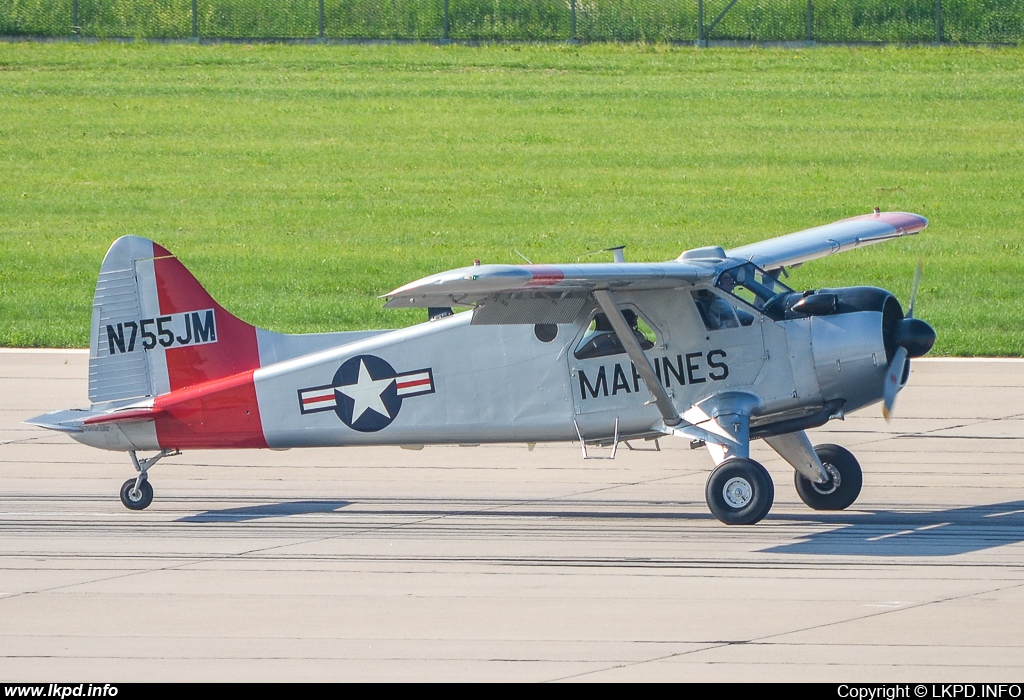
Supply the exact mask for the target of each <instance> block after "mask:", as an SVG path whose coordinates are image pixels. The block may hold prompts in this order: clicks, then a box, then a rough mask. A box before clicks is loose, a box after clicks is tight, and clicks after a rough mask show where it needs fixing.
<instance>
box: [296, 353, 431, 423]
mask: <svg viewBox="0 0 1024 700" xmlns="http://www.w3.org/2000/svg"><path fill="white" fill-rule="evenodd" d="M433 393H434V374H433V371H432V369H431V368H429V367H428V368H426V369H418V370H415V371H413V372H402V373H401V374H400V373H398V372H396V371H395V369H394V367H392V366H391V365H390V364H389V363H388V362H387V361H386V360H382V359H381V358H379V357H376V356H375V355H356V356H355V357H352V358H350V359H348V360H346V361H345V363H344V364H342V366H341V367H339V368H338V371H337V372H335V374H334V381H333V382H331V383H330V384H327V385H324V386H314V387H310V388H308V389H299V410H300V411H301V412H302V413H303V414H306V413H320V412H321V411H334V412H335V413H336V414H338V418H340V419H341V420H342V422H343V423H344V424H345V425H347V426H348V427H350V428H352V429H353V430H358V431H359V432H362V433H373V432H376V431H378V430H383V429H384V428H386V427H388V426H389V425H391V422H392V421H393V420H394V419H395V418H396V417H397V416H398V412H399V410H401V408H402V401H403V400H405V399H408V398H411V397H413V396H422V395H423V394H433Z"/></svg>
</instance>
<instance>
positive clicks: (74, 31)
mask: <svg viewBox="0 0 1024 700" xmlns="http://www.w3.org/2000/svg"><path fill="white" fill-rule="evenodd" d="M81 34H82V28H81V27H79V26H78V0H75V1H74V2H73V3H71V36H73V37H75V38H76V39H77V38H78V37H79V36H81Z"/></svg>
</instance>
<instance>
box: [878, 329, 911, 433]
mask: <svg viewBox="0 0 1024 700" xmlns="http://www.w3.org/2000/svg"><path fill="white" fill-rule="evenodd" d="M906 364H907V349H906V348H904V347H899V348H896V354H895V355H893V358H892V364H890V365H889V369H887V370H886V372H885V387H884V389H883V390H882V399H883V401H882V415H883V416H884V417H885V420H887V421H888V420H890V419H891V418H892V407H893V404H895V403H896V394H898V393H899V391H900V380H901V379H903V370H904V368H905V367H906Z"/></svg>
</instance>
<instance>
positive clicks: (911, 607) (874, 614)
mask: <svg viewBox="0 0 1024 700" xmlns="http://www.w3.org/2000/svg"><path fill="white" fill-rule="evenodd" d="M1022 586H1024V583H1014V584H1012V585H1010V586H1004V587H999V588H995V589H991V590H987V591H975V592H973V593H965V594H962V595H956V596H949V597H946V598H941V599H938V600H931V601H926V602H923V603H917V604H911V605H906V606H903V607H899V608H887V609H883V610H878V611H876V612H872V613H870V614H867V615H858V616H856V617H852V618H849V619H847V620H837V621H834V622H827V623H824V624H821V625H813V626H811V627H806V628H802V629H796V630H790V631H788V632H778V633H775V634H770V635H765V636H762V637H755V638H753V639H748V640H736V641H731V642H724V643H721V644H716V645H713V646H707V647H705V648H702V649H690V650H687V651H682V652H677V653H673V654H666V655H663V656H660V657H657V658H652V659H645V660H640V661H635V662H632V663H625V664H615V665H614V666H611V667H609V668H606V669H603V670H600V671H597V670H596V671H587V672H584V673H579V674H574V675H572V676H568V677H566V678H560V679H556V680H567V679H571V678H581V677H584V676H589V675H593V674H595V673H602V672H604V671H611V670H615V669H618V668H628V667H634V666H642V665H645V664H649V663H654V662H658V661H665V660H667V659H673V658H679V657H682V656H690V655H693V654H697V653H701V652H705V651H711V650H715V649H723V648H726V647H731V646H742V645H746V644H765V640H769V639H773V638H776V637H781V636H783V635H788V634H796V633H799V632H808V631H810V630H816V629H824V628H827V627H832V626H835V625H841V624H846V623H848V622H856V621H859V620H864V619H868V618H872V617H878V616H881V615H889V614H891V613H896V612H903V611H906V610H914V609H917V608H921V607H925V606H929V605H935V604H937V603H948V602H950V601H954V600H959V599H962V598H969V597H973V596H977V595H984V594H992V593H1000V592H1003V591H1007V590H1012V589H1014V588H1020V587H1022ZM723 663H724V662H723Z"/></svg>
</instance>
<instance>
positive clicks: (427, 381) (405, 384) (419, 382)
mask: <svg viewBox="0 0 1024 700" xmlns="http://www.w3.org/2000/svg"><path fill="white" fill-rule="evenodd" d="M424 384H430V377H427V378H425V379H414V380H412V381H408V382H398V385H397V386H398V388H399V389H408V388H409V387H411V386H423V385H424Z"/></svg>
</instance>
